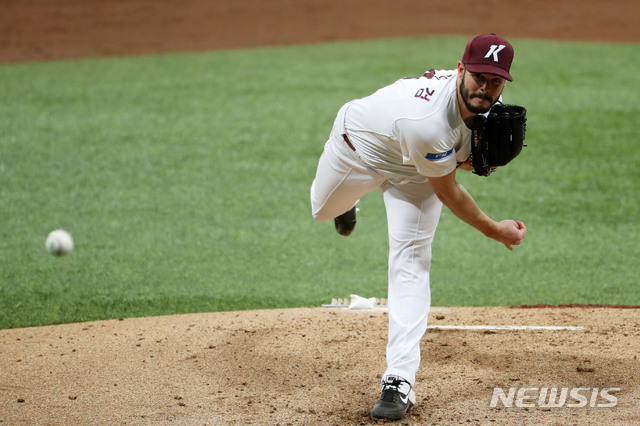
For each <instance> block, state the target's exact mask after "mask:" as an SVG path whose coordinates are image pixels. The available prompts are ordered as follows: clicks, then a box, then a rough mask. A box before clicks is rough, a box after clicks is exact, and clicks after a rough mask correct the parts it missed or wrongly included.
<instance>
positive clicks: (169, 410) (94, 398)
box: [0, 308, 640, 425]
mask: <svg viewBox="0 0 640 426" xmlns="http://www.w3.org/2000/svg"><path fill="white" fill-rule="evenodd" d="M387 321H388V316H387V314H386V312H384V311H353V310H347V309H344V308H343V309H338V308H300V309H285V310H262V311H248V312H226V313H207V314H190V315H175V316H167V317H154V318H139V319H124V320H108V321H98V322H90V323H80V324H67V325H55V326H47V327H34V328H25V329H12V330H2V331H0V359H1V360H2V361H1V365H2V369H1V370H0V422H3V423H2V424H9V425H13V424H82V425H90V424H95V425H103V424H163V423H176V424H200V425H205V424H208V425H211V424H236V425H243V424H264V425H275V424H328V425H345V424H375V423H377V422H376V421H375V420H374V419H373V418H371V417H370V415H369V410H370V409H371V407H372V406H373V404H374V402H375V401H376V400H377V398H378V396H379V392H380V389H379V380H380V375H381V373H382V372H383V370H384V367H385V359H384V352H385V344H386V329H387ZM430 324H431V326H430V327H432V328H430V329H429V330H428V331H427V334H426V335H425V338H424V339H423V341H422V355H423V360H422V366H421V369H420V372H419V373H418V377H417V385H416V392H417V405H416V406H415V407H414V409H413V410H412V411H411V412H410V413H409V415H408V416H407V417H406V418H405V423H409V424H432V423H434V424H452V423H467V422H471V423H476V424H477V423H482V424H488V423H494V424H507V423H509V424H543V423H546V424H548V423H551V424H595V423H598V424H631V423H633V421H634V420H637V419H638V417H637V416H638V412H637V409H638V404H640V362H638V359H637V354H638V348H639V344H638V341H639V340H640V317H639V316H638V310H635V309H614V308H527V309H521V308H434V309H432V312H431V315H430ZM451 325H456V326H460V325H466V326H482V325H491V326H501V325H502V326H504V325H509V326H514V325H516V326H571V327H584V329H580V330H500V329H499V330H482V329H481V330H449V329H442V328H435V327H442V326H451ZM495 387H500V388H503V389H504V390H505V393H508V390H509V388H511V387H515V388H518V389H520V388H543V387H547V388H554V387H555V388H558V389H561V388H569V389H573V388H588V390H583V391H581V392H582V395H583V396H584V397H585V400H589V403H587V405H586V406H585V407H567V405H566V404H579V402H580V401H579V400H578V399H572V398H568V399H567V402H566V404H565V405H564V406H563V407H562V408H544V407H538V406H535V407H511V408H506V407H504V406H503V405H502V404H497V406H496V407H494V408H491V406H490V405H491V399H492V395H493V390H494V388H495ZM596 388H597V389H598V391H596V392H597V393H596V396H595V399H594V403H593V405H594V406H593V407H592V406H590V405H591V398H592V392H593V389H596ZM603 388H619V389H620V390H619V391H615V392H612V393H611V394H612V395H614V396H615V397H616V399H617V405H616V406H615V407H610V408H605V407H598V406H597V405H598V404H606V403H607V402H608V401H607V400H606V399H604V398H603V397H601V396H600V394H599V392H600V390H601V389H603ZM528 392H529V394H528V395H529V396H532V395H533V396H535V395H537V394H536V391H528ZM525 402H526V403H530V402H531V400H527V401H525Z"/></svg>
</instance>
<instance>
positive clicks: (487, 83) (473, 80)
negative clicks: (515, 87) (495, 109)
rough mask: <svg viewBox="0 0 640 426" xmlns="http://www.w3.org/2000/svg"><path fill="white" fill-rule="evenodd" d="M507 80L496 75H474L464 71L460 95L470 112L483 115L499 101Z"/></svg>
mask: <svg viewBox="0 0 640 426" xmlns="http://www.w3.org/2000/svg"><path fill="white" fill-rule="evenodd" d="M505 83H506V80H505V79H504V78H502V77H500V76H497V75H495V74H488V73H484V74H481V73H472V72H467V70H464V74H463V76H462V81H461V82H460V95H461V97H462V101H463V102H464V105H465V106H466V107H467V109H468V110H469V112H472V113H474V114H483V113H485V112H487V111H489V109H490V108H491V106H492V105H493V104H494V103H496V102H497V101H498V99H499V98H500V94H501V93H502V89H504V86H505Z"/></svg>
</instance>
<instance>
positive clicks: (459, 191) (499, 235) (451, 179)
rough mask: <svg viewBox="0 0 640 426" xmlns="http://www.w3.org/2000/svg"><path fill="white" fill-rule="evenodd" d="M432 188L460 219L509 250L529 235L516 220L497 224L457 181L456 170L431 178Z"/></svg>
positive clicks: (522, 224)
mask: <svg viewBox="0 0 640 426" xmlns="http://www.w3.org/2000/svg"><path fill="white" fill-rule="evenodd" d="M429 181H430V182H431V186H433V189H434V191H435V193H436V195H437V196H438V198H439V199H440V201H442V203H443V204H444V205H445V206H447V208H449V210H451V212H453V214H455V215H456V216H457V217H458V218H460V219H461V220H462V221H464V222H466V223H467V224H469V225H471V226H473V227H474V228H476V229H477V230H478V231H480V232H482V233H483V234H484V235H486V236H487V237H489V238H493V239H494V240H496V241H498V242H501V243H502V244H504V245H505V246H506V247H507V248H508V249H509V250H513V247H512V246H514V245H519V244H520V242H521V241H522V239H523V238H524V237H525V235H526V233H527V228H526V227H525V226H524V223H522V222H519V221H515V220H503V221H501V222H496V221H495V220H493V219H491V218H490V217H489V216H487V214H485V213H484V212H483V211H482V210H481V209H480V207H478V205H477V204H476V202H475V200H474V199H473V197H471V194H469V193H468V192H467V191H466V190H465V189H464V187H463V186H462V185H460V184H459V183H458V182H457V181H456V172H455V170H454V171H453V172H451V173H449V174H448V175H445V176H442V177H430V178H429Z"/></svg>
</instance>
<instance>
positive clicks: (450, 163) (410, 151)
mask: <svg viewBox="0 0 640 426" xmlns="http://www.w3.org/2000/svg"><path fill="white" fill-rule="evenodd" d="M457 133H459V132H458V131H453V132H452V130H451V129H450V128H449V127H447V125H446V124H444V123H442V122H440V121H434V120H415V121H409V122H404V123H401V124H400V125H399V126H398V136H399V141H400V148H401V150H402V157H403V162H404V163H405V164H411V165H413V166H414V167H415V168H416V170H417V171H418V173H420V174H421V175H423V176H426V177H441V176H445V175H447V174H449V173H451V172H452V171H454V170H455V169H456V167H457V165H458V161H457V157H458V153H457V148H459V147H457V146H456V142H457V141H458V140H459V136H460V135H458V134H457Z"/></svg>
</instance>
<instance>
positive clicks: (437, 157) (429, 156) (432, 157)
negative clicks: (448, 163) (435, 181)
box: [424, 148, 453, 161]
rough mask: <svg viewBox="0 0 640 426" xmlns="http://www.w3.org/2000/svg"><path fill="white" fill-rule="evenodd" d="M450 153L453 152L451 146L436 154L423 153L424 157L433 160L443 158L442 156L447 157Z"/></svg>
mask: <svg viewBox="0 0 640 426" xmlns="http://www.w3.org/2000/svg"><path fill="white" fill-rule="evenodd" d="M452 153H453V148H451V149H450V150H449V151H447V152H438V153H436V154H433V153H429V154H427V155H425V156H424V158H426V159H427V160H431V161H435V160H440V159H441V158H444V157H448V156H449V155H451V154H452Z"/></svg>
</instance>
